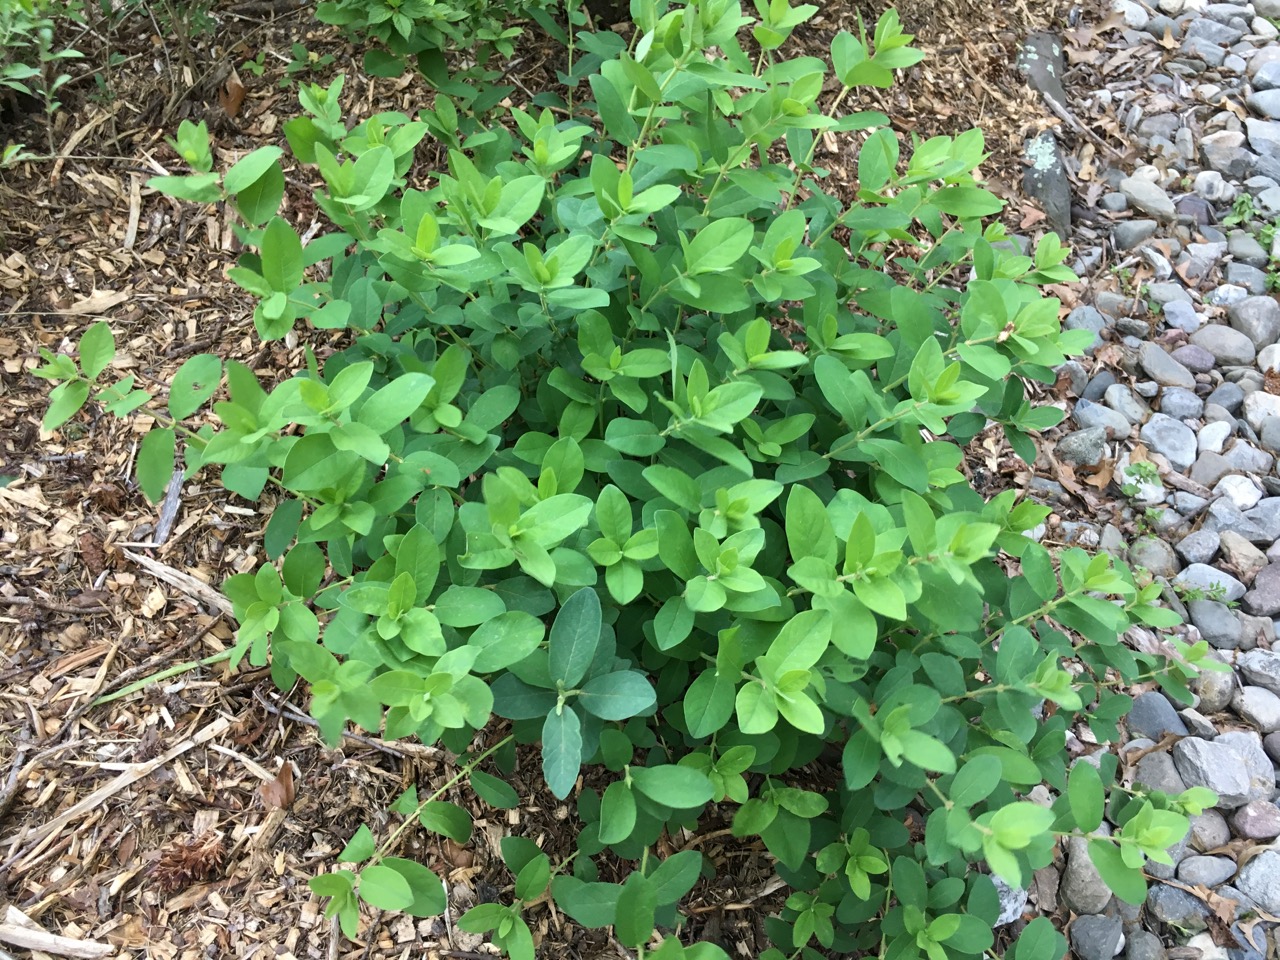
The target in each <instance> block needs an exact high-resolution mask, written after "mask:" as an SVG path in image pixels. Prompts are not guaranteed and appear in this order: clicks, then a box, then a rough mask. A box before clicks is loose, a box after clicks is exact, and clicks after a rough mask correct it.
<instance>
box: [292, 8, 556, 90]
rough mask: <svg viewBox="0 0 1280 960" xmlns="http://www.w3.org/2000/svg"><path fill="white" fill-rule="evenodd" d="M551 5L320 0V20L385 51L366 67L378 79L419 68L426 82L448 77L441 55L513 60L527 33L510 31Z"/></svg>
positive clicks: (372, 54)
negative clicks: (524, 18) (515, 21)
mask: <svg viewBox="0 0 1280 960" xmlns="http://www.w3.org/2000/svg"><path fill="white" fill-rule="evenodd" d="M547 5H548V0H322V2H321V3H320V4H318V5H317V6H316V16H317V17H318V18H319V19H320V20H322V21H323V22H325V23H331V24H335V25H337V26H339V27H341V28H342V30H343V32H344V33H346V34H347V35H348V36H350V37H351V38H352V39H354V40H357V41H366V40H377V41H378V42H379V43H380V44H381V45H382V47H383V48H385V49H375V50H368V51H366V52H365V55H364V67H365V70H366V71H368V72H369V73H372V74H373V75H375V76H382V77H390V76H399V75H400V74H401V73H403V72H404V71H405V69H406V68H409V67H416V68H418V69H420V70H422V71H423V72H424V73H425V74H427V75H428V76H433V77H437V78H439V77H443V76H445V75H446V70H445V67H444V61H443V59H442V56H441V54H442V53H443V52H444V51H453V52H456V53H465V54H466V55H468V56H472V57H474V58H475V64H474V65H473V67H483V66H484V64H485V63H487V62H488V60H489V58H490V57H492V56H493V55H494V54H495V53H498V54H502V55H503V56H507V57H510V56H511V55H512V52H513V41H514V40H515V38H516V37H518V36H520V34H521V33H523V32H524V31H523V30H522V28H520V27H518V26H508V23H509V22H510V21H511V20H512V19H513V18H515V17H521V16H529V15H530V14H531V13H533V12H539V11H541V10H542V9H543V8H544V7H546V6H547Z"/></svg>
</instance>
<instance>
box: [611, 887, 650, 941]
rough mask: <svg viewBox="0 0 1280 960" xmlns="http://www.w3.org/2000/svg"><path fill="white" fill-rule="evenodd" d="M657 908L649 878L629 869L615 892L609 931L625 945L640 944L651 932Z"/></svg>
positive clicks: (646, 939) (647, 938)
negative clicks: (612, 917) (611, 929)
mask: <svg viewBox="0 0 1280 960" xmlns="http://www.w3.org/2000/svg"><path fill="white" fill-rule="evenodd" d="M657 909H658V897H657V892H656V891H655V890H654V885H653V881H651V880H650V879H649V878H648V877H646V876H645V875H644V874H642V873H638V872H637V873H632V874H631V875H630V876H628V877H627V882H626V883H624V884H623V885H622V892H621V893H619V894H618V912H617V916H616V917H615V919H614V922H613V935H614V936H615V937H616V938H617V939H618V942H619V943H621V944H622V945H623V946H625V947H632V948H637V947H643V946H644V945H645V944H646V943H648V942H649V938H650V937H651V936H652V935H653V923H654V914H655V912H656V911H657Z"/></svg>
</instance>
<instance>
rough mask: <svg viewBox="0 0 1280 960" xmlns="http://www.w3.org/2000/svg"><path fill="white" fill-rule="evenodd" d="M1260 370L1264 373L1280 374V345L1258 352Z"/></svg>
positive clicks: (1275, 344) (1264, 348) (1274, 344)
mask: <svg viewBox="0 0 1280 960" xmlns="http://www.w3.org/2000/svg"><path fill="white" fill-rule="evenodd" d="M1258 369H1259V370H1261V371H1262V372H1263V373H1266V372H1267V371H1269V370H1270V371H1272V372H1274V373H1280V343H1273V344H1271V345H1270V346H1266V347H1263V348H1262V349H1261V350H1259V351H1258Z"/></svg>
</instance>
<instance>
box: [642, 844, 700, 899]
mask: <svg viewBox="0 0 1280 960" xmlns="http://www.w3.org/2000/svg"><path fill="white" fill-rule="evenodd" d="M701 875H702V854H700V853H699V852H698V851H697V850H682V851H680V852H679V853H674V854H672V855H671V856H669V857H667V859H665V860H663V861H662V862H661V863H660V864H658V869H656V870H654V871H653V873H651V874H650V875H649V879H650V880H651V881H652V882H653V887H654V897H655V899H656V900H657V901H658V906H660V907H661V906H667V905H668V904H672V903H679V902H680V898H681V897H683V896H684V895H685V894H686V893H688V892H689V891H690V890H692V889H693V886H694V884H696V883H697V882H698V878H699V877H700V876H701Z"/></svg>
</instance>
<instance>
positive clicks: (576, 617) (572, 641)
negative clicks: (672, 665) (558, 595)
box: [547, 501, 602, 775]
mask: <svg viewBox="0 0 1280 960" xmlns="http://www.w3.org/2000/svg"><path fill="white" fill-rule="evenodd" d="M588 502H590V501H588ZM601 626H602V622H601V613H600V597H599V595H598V594H597V593H596V592H595V590H593V589H591V588H590V587H583V588H582V589H581V590H579V591H577V592H576V593H574V594H573V595H572V596H571V597H569V599H568V600H566V601H565V602H564V606H562V607H561V608H560V612H559V613H557V614H556V619H555V622H554V623H552V625H551V636H550V637H549V638H548V645H547V652H548V654H549V656H550V667H551V676H552V677H554V678H555V679H557V680H561V681H563V682H564V684H565V686H568V687H573V686H577V684H578V683H579V681H581V680H582V678H583V677H584V676H585V675H586V673H587V668H588V667H589V666H591V661H592V660H593V659H595V655H596V648H597V647H598V646H599V643H600V629H601ZM575 775H576V771H575Z"/></svg>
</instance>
